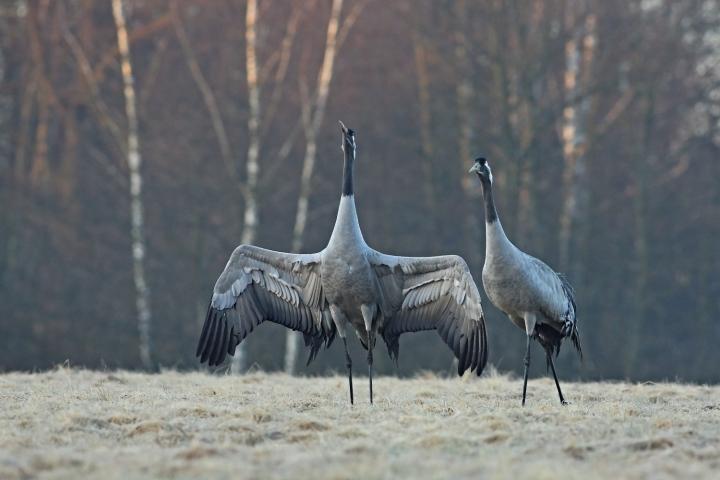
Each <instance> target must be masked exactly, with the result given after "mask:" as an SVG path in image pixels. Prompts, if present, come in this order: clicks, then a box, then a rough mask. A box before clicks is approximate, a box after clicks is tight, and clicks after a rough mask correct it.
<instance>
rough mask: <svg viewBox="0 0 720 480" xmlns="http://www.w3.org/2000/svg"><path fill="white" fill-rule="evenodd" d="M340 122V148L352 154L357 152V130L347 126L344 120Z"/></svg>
mask: <svg viewBox="0 0 720 480" xmlns="http://www.w3.org/2000/svg"><path fill="white" fill-rule="evenodd" d="M339 123H340V130H341V131H342V137H343V139H342V144H341V145H340V149H341V150H342V151H343V152H347V153H350V154H352V155H354V154H355V150H356V149H357V146H356V145H355V130H353V129H351V128H347V127H346V126H345V124H344V123H343V122H339Z"/></svg>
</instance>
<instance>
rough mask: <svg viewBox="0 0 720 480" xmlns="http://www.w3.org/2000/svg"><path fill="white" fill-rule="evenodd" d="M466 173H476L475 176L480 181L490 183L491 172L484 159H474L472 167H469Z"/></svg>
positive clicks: (491, 178)
mask: <svg viewBox="0 0 720 480" xmlns="http://www.w3.org/2000/svg"><path fill="white" fill-rule="evenodd" d="M468 173H477V176H478V177H480V180H483V181H488V182H490V183H492V180H493V176H492V170H490V164H489V163H488V161H487V160H486V159H485V157H478V158H476V159H475V162H474V163H473V166H472V167H470V170H469V171H468Z"/></svg>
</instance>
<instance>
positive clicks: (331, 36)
mask: <svg viewBox="0 0 720 480" xmlns="http://www.w3.org/2000/svg"><path fill="white" fill-rule="evenodd" d="M342 4H343V0H333V3H332V9H331V11H330V19H329V20H328V27H327V34H326V36H325V52H324V54H323V61H322V66H321V67H320V73H319V75H318V79H317V88H316V92H317V93H316V95H315V97H314V104H313V105H311V106H310V109H311V110H310V118H309V121H308V122H306V125H305V137H306V147H305V157H304V158H303V168H302V174H301V177H300V195H299V196H298V203H297V211H296V215H295V225H294V227H293V238H292V251H293V252H299V251H300V249H302V246H303V237H304V235H305V226H306V225H307V214H308V206H309V203H310V188H311V185H312V177H313V172H314V170H315V158H316V156H317V134H318V131H319V130H320V126H321V125H322V122H323V119H324V118H325V106H326V105H327V98H328V93H329V92H330V83H331V81H332V76H333V65H334V63H335V55H336V53H337V49H336V47H337V35H338V28H339V25H340V13H341V11H342ZM298 337H299V334H297V333H296V332H293V331H292V330H288V331H287V334H286V338H285V372H286V373H288V374H291V375H292V374H293V373H295V369H296V365H297V350H298V340H299V338H298Z"/></svg>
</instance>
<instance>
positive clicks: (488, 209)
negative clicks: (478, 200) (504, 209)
mask: <svg viewBox="0 0 720 480" xmlns="http://www.w3.org/2000/svg"><path fill="white" fill-rule="evenodd" d="M478 177H479V178H480V183H481V184H482V191H483V201H484V203H485V221H486V222H487V223H493V222H495V221H497V219H498V215H497V211H496V210H495V200H494V199H493V192H492V182H491V181H490V179H488V178H486V177H484V176H482V175H478Z"/></svg>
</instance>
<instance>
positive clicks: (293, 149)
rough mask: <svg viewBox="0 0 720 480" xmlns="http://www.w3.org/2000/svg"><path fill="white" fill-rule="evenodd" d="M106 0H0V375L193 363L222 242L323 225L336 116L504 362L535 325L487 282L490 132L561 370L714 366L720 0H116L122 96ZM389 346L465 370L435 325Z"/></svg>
mask: <svg viewBox="0 0 720 480" xmlns="http://www.w3.org/2000/svg"><path fill="white" fill-rule="evenodd" d="M116 1H117V0H116ZM112 3H115V2H110V1H109V0H108V1H101V0H52V1H51V0H2V1H1V2H0V307H1V308H0V371H7V370H18V369H20V370H32V369H45V368H49V367H52V366H54V365H57V364H59V363H63V362H66V361H68V362H69V363H70V364H71V365H78V366H86V367H90V368H130V369H135V368H137V369H141V368H149V367H151V368H155V367H157V366H160V367H164V368H178V369H197V368H200V365H199V362H198V361H197V359H196V358H195V357H194V353H195V344H196V341H197V338H198V335H199V333H200V328H201V326H202V321H203V319H204V315H205V309H206V307H207V302H208V299H209V297H210V295H211V293H212V287H213V284H214V282H215V280H216V278H217V276H218V275H219V274H220V272H221V271H222V269H223V267H224V266H225V262H226V261H227V259H228V257H229V255H230V253H231V252H232V250H233V248H235V247H236V246H237V245H239V244H240V243H242V242H248V243H253V244H255V245H259V246H262V247H266V248H270V249H274V250H281V251H302V252H313V251H319V250H321V249H322V248H323V247H324V246H325V244H326V242H327V239H328V237H329V234H330V231H331V230H332V227H333V222H334V220H335V214H336V208H337V201H338V198H339V196H340V189H341V170H342V152H341V151H340V129H339V127H338V120H342V121H343V122H344V123H345V124H347V125H348V126H349V127H351V128H353V129H354V130H355V131H356V132H357V145H358V159H357V162H356V173H355V178H356V185H355V190H356V191H355V194H356V198H357V205H358V210H359V217H360V222H361V223H362V227H363V232H364V235H365V238H366V240H367V241H368V243H369V244H370V245H371V246H373V247H374V248H377V249H379V250H382V251H384V252H388V253H393V254H398V255H417V256H429V255H440V254H458V255H461V256H463V257H464V258H465V259H466V260H467V262H468V264H469V265H470V268H471V270H472V272H473V275H474V278H475V280H476V282H478V285H479V287H480V289H481V294H482V295H483V302H484V303H483V306H484V310H485V316H486V319H487V328H488V334H489V345H490V357H489V362H490V363H491V364H492V365H494V366H495V368H497V369H498V370H500V371H515V372H519V371H520V369H521V368H522V356H523V354H524V345H525V336H524V335H523V334H522V333H521V332H520V331H519V330H517V328H516V327H514V326H513V325H511V324H510V322H509V321H508V320H507V319H506V318H505V316H504V315H503V314H502V313H501V312H499V311H498V310H497V309H496V308H495V307H493V306H492V305H491V304H490V302H489V301H487V297H486V296H485V295H484V293H483V292H482V285H481V282H480V272H481V270H482V265H483V257H484V251H485V250H484V248H485V247H484V241H485V236H484V230H483V225H484V215H483V207H482V197H481V194H480V192H481V191H480V185H479V182H478V181H477V179H476V178H475V177H474V176H470V175H468V169H469V168H470V166H471V165H472V160H473V158H475V157H477V156H479V155H482V156H484V157H486V158H487V159H488V160H489V162H490V163H491V164H492V167H493V174H494V176H495V195H496V201H497V206H498V210H499V212H500V215H501V217H502V221H503V225H504V227H505V230H506V231H507V233H508V236H509V237H510V238H511V239H512V240H513V242H514V243H516V244H517V245H518V246H519V247H520V248H522V249H523V250H524V251H526V252H528V253H530V254H532V255H534V256H537V257H538V258H542V259H543V260H544V261H545V262H546V263H548V264H549V265H551V266H553V267H554V268H555V269H556V270H558V271H561V272H563V273H565V274H566V276H567V277H568V278H569V279H570V281H571V282H572V284H573V285H574V287H575V290H576V299H577V305H578V319H579V323H578V326H579V330H580V334H581V336H582V341H583V349H584V353H585V360H584V363H582V364H581V363H580V362H579V361H578V360H577V358H576V357H575V356H574V355H572V354H571V353H569V352H570V348H569V347H568V346H566V347H565V349H564V350H563V352H561V354H560V357H559V360H558V362H559V365H560V366H559V368H560V369H561V370H562V372H563V375H564V376H566V377H572V378H579V379H586V380H590V379H631V380H662V379H669V380H675V379H678V380H682V381H691V382H718V381H720V369H718V367H717V366H718V365H720V348H718V345H720V241H719V240H718V239H719V238H720V2H719V1H715V0H577V1H573V0H507V1H499V0H483V1H480V0H475V1H471V0H440V1H430V0H392V1H380V0H345V1H344V2H342V1H340V0H308V1H291V0H260V1H256V0H249V1H248V2H246V1H244V0H237V1H236V0H183V1H166V0H152V1H148V0H124V2H122V3H123V6H124V16H125V19H126V29H127V32H126V34H127V40H128V45H129V57H128V59H129V62H130V64H131V67H132V77H133V78H132V80H133V88H132V90H133V91H134V97H128V87H127V79H128V77H126V76H125V75H124V72H123V68H122V65H123V63H122V62H123V58H124V57H123V55H122V48H121V47H120V46H119V45H120V42H119V38H121V37H122V33H121V32H120V31H121V29H122V28H123V27H122V26H121V25H120V23H119V22H118V19H117V17H115V18H114V15H113V13H114V12H113V8H112V5H111V4H112ZM251 4H252V6H253V7H252V8H253V9H255V8H256V10H252V11H253V12H254V13H255V15H251V14H250V12H249V8H251ZM333 19H334V20H335V22H334V23H333ZM333 25H335V27H337V28H336V31H335V32H332V31H331V30H332V28H331V27H332V26H333ZM331 37H332V38H331ZM329 40H332V42H331V43H332V45H329V43H328V42H329ZM249 42H250V43H249ZM329 46H330V47H332V49H334V51H333V52H331V53H328V52H329V50H328V49H329ZM328 55H331V57H329V56H328ZM329 60H332V61H329ZM328 63H330V65H328ZM126 73H127V72H126ZM129 98H130V99H131V100H130V101H129V100H128V99H129ZM129 102H134V103H133V104H134V105H135V106H136V109H137V111H136V112H135V113H136V119H135V120H134V121H133V118H132V112H129V111H128V105H129V104H130V103H129ZM133 131H136V133H137V141H138V145H137V152H138V153H139V155H140V157H141V159H142V163H141V164H140V168H139V171H137V172H136V173H137V174H138V175H140V177H141V185H142V191H141V195H139V196H138V195H136V196H135V197H133V194H132V192H131V190H132V188H131V183H132V182H133V180H132V179H131V177H132V173H133V172H132V168H131V167H130V166H129V165H130V164H129V161H128V159H129V158H131V157H132V152H133V151H134V148H133V145H132V143H133V141H132V140H131V138H133ZM312 161H314V164H313V165H312V166H313V167H314V168H312V170H311V171H310V172H308V168H309V167H308V164H309V162H312ZM249 162H250V165H251V168H248V165H249ZM253 162H254V163H253ZM253 164H256V165H257V169H255V167H252V165H253ZM140 177H138V178H140ZM303 199H305V200H306V201H307V216H306V220H305V222H304V223H302V222H300V224H298V208H299V205H301V204H302V203H303V202H302V201H300V200H303ZM134 201H137V202H138V205H139V207H141V211H142V220H143V228H142V229H141V230H137V229H136V225H135V222H134V218H133V208H134V207H133V205H135V203H133V202H134ZM300 208H301V207H300ZM138 246H141V247H142V253H143V255H142V262H140V263H137V257H134V255H133V251H134V250H136V247H138ZM136 253H137V252H136ZM138 265H141V266H142V269H143V270H142V271H141V272H138V270H137V268H138ZM138 275H141V277H142V278H143V282H144V285H141V287H138V278H139V277H138ZM143 286H145V287H146V288H145V289H143V288H142V287H143ZM138 295H145V297H144V298H146V299H147V305H145V307H146V310H147V312H146V313H147V315H148V323H147V325H149V330H148V331H146V332H145V335H147V339H146V340H148V342H147V347H148V352H147V355H146V356H143V355H145V353H143V352H141V348H140V347H139V345H140V343H141V341H140V340H141V338H140V337H141V336H142V335H144V334H143V333H142V328H141V329H140V330H141V331H139V328H138V325H139V320H138V318H139V316H142V315H141V312H139V310H138V305H139V303H138ZM140 323H142V322H140ZM285 341H286V333H285V329H283V328H281V327H279V326H277V325H273V324H270V323H265V324H263V325H261V326H260V328H259V329H257V330H256V331H255V332H253V333H252V334H251V335H250V336H249V337H248V339H247V340H246V342H244V344H245V347H246V349H245V357H246V358H245V368H246V369H256V368H259V369H262V370H267V371H272V370H281V369H283V368H284V362H285V351H286V347H285ZM401 350H402V356H401V360H400V364H399V366H398V368H397V369H396V368H395V366H394V365H393V364H392V362H391V361H390V359H389V357H388V356H387V353H386V351H385V347H384V345H382V344H379V345H378V348H377V350H376V369H377V371H378V373H380V374H392V375H395V374H398V375H411V374H415V373H417V372H419V371H423V370H432V371H436V372H439V373H442V374H451V373H452V371H453V366H452V358H453V356H452V352H451V351H450V350H449V349H448V348H447V347H446V346H445V344H444V343H443V342H442V341H441V340H440V338H439V337H438V336H437V334H435V333H434V332H429V333H418V334H412V335H405V336H403V337H402V341H401ZM351 351H352V352H354V354H355V355H356V356H357V360H358V361H360V360H361V359H362V355H364V353H362V351H361V349H360V346H359V343H358V342H357V341H356V340H355V339H353V345H352V346H351ZM298 357H299V358H298V367H297V369H296V371H297V373H299V374H321V373H326V372H329V371H342V370H343V367H344V353H343V350H342V346H341V345H338V344H337V343H336V344H334V345H333V346H332V347H331V349H330V350H328V351H322V352H321V353H320V354H319V355H318V358H317V359H316V360H315V362H314V363H312V364H311V365H310V367H308V368H305V366H304V364H305V358H304V357H305V352H304V350H303V349H302V348H300V349H299V352H298ZM538 365H539V363H538ZM541 370H542V371H541ZM533 373H534V374H536V375H537V374H544V368H542V369H541V367H537V368H536V369H535V371H534V372H533Z"/></svg>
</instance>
